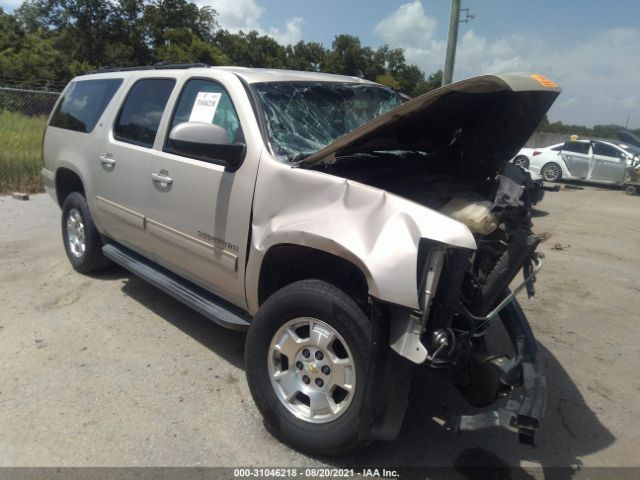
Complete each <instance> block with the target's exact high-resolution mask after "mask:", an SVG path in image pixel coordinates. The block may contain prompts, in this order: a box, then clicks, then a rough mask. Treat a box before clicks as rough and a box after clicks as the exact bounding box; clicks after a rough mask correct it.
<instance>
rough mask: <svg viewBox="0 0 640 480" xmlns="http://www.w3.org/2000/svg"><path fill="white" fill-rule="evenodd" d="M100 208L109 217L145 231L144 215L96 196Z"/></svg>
mask: <svg viewBox="0 0 640 480" xmlns="http://www.w3.org/2000/svg"><path fill="white" fill-rule="evenodd" d="M96 203H97V205H98V208H99V209H100V210H102V211H103V212H105V213H108V214H109V215H112V216H114V217H116V218H118V219H119V220H122V221H123V222H126V223H128V224H129V225H133V226H134V227H137V228H139V229H140V230H144V220H145V218H144V215H142V214H141V213H138V212H136V211H134V210H131V209H130V208H127V207H124V206H122V205H120V204H118V203H115V202H112V201H111V200H107V199H106V198H104V197H101V196H99V195H98V196H96Z"/></svg>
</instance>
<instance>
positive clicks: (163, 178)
mask: <svg viewBox="0 0 640 480" xmlns="http://www.w3.org/2000/svg"><path fill="white" fill-rule="evenodd" d="M151 180H153V181H154V182H159V183H161V184H163V185H171V184H172V183H173V178H171V177H170V176H169V175H167V174H165V173H162V172H153V173H152V174H151Z"/></svg>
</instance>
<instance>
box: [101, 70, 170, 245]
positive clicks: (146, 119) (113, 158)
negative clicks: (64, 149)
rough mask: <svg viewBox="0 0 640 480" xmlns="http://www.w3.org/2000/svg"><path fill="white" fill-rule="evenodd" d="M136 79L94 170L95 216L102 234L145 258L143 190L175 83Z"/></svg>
mask: <svg viewBox="0 0 640 480" xmlns="http://www.w3.org/2000/svg"><path fill="white" fill-rule="evenodd" d="M149 75H150V76H151V78H146V77H145V78H140V76H138V77H137V78H135V79H133V80H132V82H131V87H130V89H129V91H128V93H127V95H126V97H125V98H124V100H123V102H122V104H121V106H120V108H119V111H118V113H117V114H116V115H115V120H114V122H113V124H112V128H111V129H110V130H109V133H108V134H107V135H106V140H105V141H104V143H103V148H102V149H101V150H100V151H99V152H97V155H96V158H95V159H94V161H95V165H96V167H95V168H96V172H95V175H94V178H95V192H96V207H97V208H96V212H97V214H98V215H99V217H100V218H99V221H100V225H101V227H102V229H103V231H104V233H105V234H106V235H108V236H109V237H111V238H113V239H114V240H117V241H118V242H119V243H122V244H123V245H126V246H127V247H129V248H131V249H133V250H136V251H137V252H139V253H142V254H143V255H146V256H148V257H149V256H150V254H149V252H150V245H149V241H148V237H147V234H146V232H145V214H146V207H145V205H146V203H147V199H146V198H145V197H146V187H147V184H148V182H149V168H150V164H151V157H152V153H151V152H152V147H153V143H154V141H155V137H156V133H157V131H158V126H159V124H160V120H161V118H162V115H163V113H164V110H165V108H166V106H167V101H168V99H169V96H170V95H171V92H172V91H173V88H174V87H175V84H176V80H175V79H174V78H166V75H165V78H163V77H159V76H157V74H156V76H155V77H154V74H153V73H150V74H149Z"/></svg>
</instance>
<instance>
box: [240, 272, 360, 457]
mask: <svg viewBox="0 0 640 480" xmlns="http://www.w3.org/2000/svg"><path fill="white" fill-rule="evenodd" d="M371 338H372V328H371V323H370V321H369V319H368V318H367V317H366V316H365V314H364V313H363V312H362V310H361V309H360V308H359V307H358V305H357V304H356V303H355V302H354V301H353V300H352V299H351V298H350V297H349V296H348V295H347V294H345V293H344V292H343V291H341V290H339V289H338V288H336V287H334V286H333V285H331V284H328V283H326V282H323V281H320V280H303V281H300V282H296V283H293V284H291V285H288V286H286V287H284V288H283V289H281V290H279V291H278V292H276V293H275V294H274V295H273V296H272V297H270V298H269V299H268V300H267V301H266V302H265V303H264V305H262V307H261V308H260V310H259V311H258V313H257V315H256V316H255V318H254V319H253V322H252V323H251V327H250V328H249V333H248V335H247V340H246V347H245V365H246V374H247V381H248V383H249V388H250V390H251V394H252V396H253V399H254V401H255V402H256V405H257V406H258V409H259V410H260V412H261V413H262V415H263V417H264V419H265V423H266V424H267V426H268V427H269V429H270V430H271V431H272V432H273V433H274V435H276V436H277V437H278V438H280V439H281V440H282V441H284V442H285V443H287V444H289V445H291V446H293V447H295V448H299V449H301V450H305V451H307V452H311V453H316V454H336V453H344V452H347V451H349V450H351V449H353V448H355V447H358V446H359V445H361V444H362V443H364V442H363V440H361V439H360V438H359V435H358V426H359V424H360V418H359V417H360V412H361V409H362V406H363V404H364V402H366V401H367V399H366V398H365V396H366V395H365V390H366V389H365V383H366V382H365V378H366V376H367V369H368V368H371V365H370V362H371V358H370V352H369V350H370V348H369V347H370V343H371Z"/></svg>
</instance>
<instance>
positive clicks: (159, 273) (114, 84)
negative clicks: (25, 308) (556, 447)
mask: <svg viewBox="0 0 640 480" xmlns="http://www.w3.org/2000/svg"><path fill="white" fill-rule="evenodd" d="M559 92H560V89H559V88H558V87H557V86H556V85H555V84H554V83H553V82H551V81H549V80H547V79H546V78H544V77H541V76H539V75H530V74H524V73H521V74H504V75H495V76H491V75H489V76H482V77H477V78H471V79H468V80H464V81H461V82H458V83H454V84H451V85H448V86H446V87H443V88H440V89H437V90H435V91H433V92H431V93H428V94H426V95H423V96H420V97H418V98H416V99H413V100H410V101H407V102H405V103H403V98H402V97H401V96H400V95H399V94H398V93H397V92H395V91H393V90H391V89H389V88H386V87H384V86H382V85H378V84H375V83H372V82H369V81H366V80H362V79H359V78H353V77H345V76H337V75H329V74H322V73H307V72H292V71H281V70H262V69H247V68H239V67H207V66H203V65H172V66H157V67H151V68H150V67H144V68H129V69H103V70H101V71H99V72H95V73H92V74H87V75H84V76H80V77H77V78H75V79H74V80H72V81H71V83H70V84H69V85H68V86H67V88H66V89H65V91H64V92H63V94H62V96H61V98H60V99H59V101H58V103H57V105H56V107H55V108H54V111H53V113H52V115H51V117H50V119H49V123H48V127H47V129H46V131H45V137H44V140H43V150H44V151H43V159H44V168H43V170H42V176H43V179H44V182H45V185H46V187H47V190H48V191H49V192H50V193H51V194H52V196H53V197H54V199H55V200H56V201H57V202H58V203H59V205H60V207H61V208H62V236H63V241H64V247H65V250H66V253H67V256H68V258H69V260H70V262H71V264H72V265H73V267H74V268H75V269H76V270H77V271H79V272H81V273H89V272H94V271H97V270H100V269H102V268H104V267H106V266H107V265H109V264H110V263H111V262H115V263H117V264H119V265H121V266H123V267H124V268H126V269H129V270H130V271H132V272H133V273H135V274H137V275H139V276H140V277H142V278H143V279H145V280H147V281H149V282H150V283H152V284H153V285H155V286H156V287H158V288H159V289H160V290H162V291H163V292H165V293H166V294H168V295H171V296H173V297H175V298H176V299H178V300H179V301H181V302H184V303H185V304H187V305H189V306H190V307H192V308H193V309H194V310H196V311H197V312H199V313H200V314H202V315H203V316H205V317H207V318H209V319H211V320H213V321H214V322H216V323H218V324H220V325H222V326H224V327H227V328H232V329H237V330H248V334H247V337H246V347H245V364H246V374H247V381H248V383H249V387H250V390H251V393H252V395H253V398H254V400H255V402H256V405H257V406H258V408H259V410H260V412H261V413H262V414H263V416H264V419H265V424H266V425H267V426H268V428H269V429H270V430H271V431H272V432H273V433H274V434H275V435H276V436H277V437H278V438H280V439H281V440H283V441H285V442H287V443H288V444H290V445H292V446H294V447H296V448H300V449H303V450H306V451H309V452H315V453H337V452H344V451H345V450H346V449H350V448H354V447H357V446H359V445H362V444H365V443H367V442H369V441H372V440H390V439H393V438H395V437H396V436H397V434H398V431H399V429H400V426H401V423H402V419H403V416H404V410H405V408H406V406H407V403H408V401H407V398H408V391H409V385H410V381H411V375H412V372H413V371H414V367H415V366H416V365H423V366H425V367H426V368H428V369H430V370H431V371H432V372H433V373H434V374H436V375H441V376H443V377H446V378H449V379H451V380H452V381H453V382H455V384H456V385H457V386H458V388H459V389H460V391H461V392H462V394H463V395H464V396H465V398H467V400H468V401H469V402H471V403H472V404H474V405H478V406H484V405H489V404H492V403H494V402H495V401H496V400H497V399H498V398H499V397H502V396H505V395H511V396H512V398H511V399H510V401H508V402H507V403H506V407H504V408H500V409H498V410H495V411H491V412H488V413H486V414H483V415H481V416H466V417H458V418H457V420H456V426H457V427H458V428H459V429H461V430H464V429H473V428H478V427H479V426H486V425H503V426H506V427H508V428H511V429H514V430H516V431H518V432H519V436H520V439H521V440H522V441H524V442H529V443H530V442H532V441H533V437H534V434H535V431H536V429H538V427H539V424H540V420H541V417H542V415H543V412H544V404H545V383H544V375H543V371H542V367H541V365H540V362H539V358H538V352H537V346H536V341H535V339H534V337H533V334H532V332H531V329H530V327H529V324H528V322H527V319H526V318H525V316H524V314H523V312H522V310H521V309H520V307H519V306H518V303H517V301H516V300H515V298H514V295H515V293H516V292H517V290H520V289H522V288H526V289H527V291H528V293H529V294H530V295H531V294H533V281H534V280H535V274H536V272H537V271H538V270H539V268H540V265H541V262H540V259H539V257H538V255H537V254H536V246H537V244H538V240H537V238H536V236H535V235H534V234H533V233H532V231H531V228H532V224H531V207H532V204H533V203H535V201H536V199H538V198H540V188H541V187H540V185H539V184H538V183H536V182H533V181H532V180H531V178H530V176H529V175H528V173H527V172H525V171H524V170H522V169H521V168H519V167H517V166H515V165H513V164H510V163H508V162H507V161H508V160H509V159H510V158H512V157H513V156H514V154H515V153H516V152H517V151H518V150H519V149H520V147H521V146H522V145H523V144H524V143H525V141H526V140H527V139H528V137H529V136H530V134H531V133H532V132H533V131H534V129H535V127H536V126H537V125H538V123H539V121H540V120H541V119H542V117H543V116H544V114H545V113H546V111H547V110H548V108H549V107H550V105H551V104H552V103H553V101H554V100H555V98H556V97H557V95H558V94H559ZM520 270H522V271H523V272H524V279H523V280H522V282H521V283H519V285H518V287H517V288H515V289H514V290H513V291H510V290H509V286H510V285H511V284H512V281H513V280H514V278H515V277H516V275H517V273H518V272H519V271H520ZM498 318H499V319H500V320H501V321H502V323H503V324H504V327H505V328H506V330H507V332H508V333H509V336H510V338H511V340H512V343H513V346H514V348H513V351H514V352H515V353H514V354H511V355H506V354H503V353H502V352H490V351H487V347H486V344H485V342H484V338H483V336H484V333H485V331H486V329H487V327H488V326H489V325H490V323H491V322H492V321H493V320H494V319H498Z"/></svg>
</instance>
